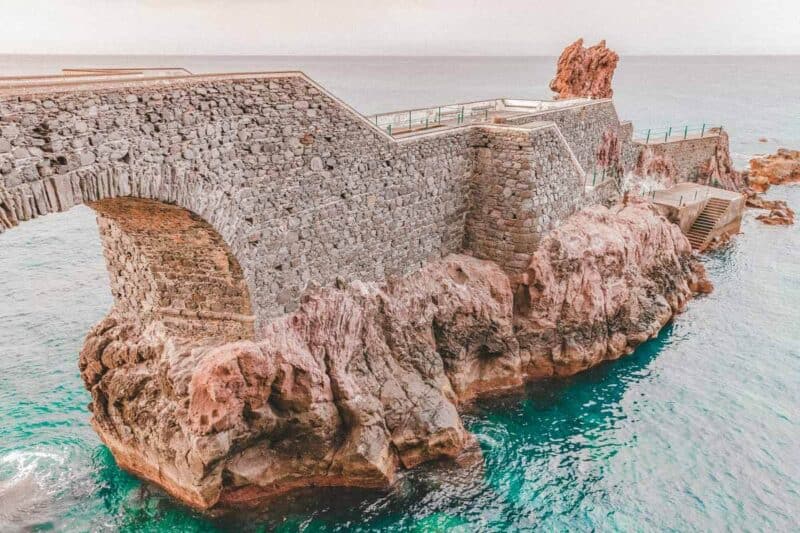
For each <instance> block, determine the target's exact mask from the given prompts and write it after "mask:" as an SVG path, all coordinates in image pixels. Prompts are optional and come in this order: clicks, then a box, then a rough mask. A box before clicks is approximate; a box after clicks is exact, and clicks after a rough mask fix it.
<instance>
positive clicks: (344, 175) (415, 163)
mask: <svg viewBox="0 0 800 533" xmlns="http://www.w3.org/2000/svg"><path fill="white" fill-rule="evenodd" d="M68 89H69V88H64V87H52V88H47V89H39V90H38V91H40V92H36V91H33V94H24V95H21V96H19V95H14V96H4V97H2V98H1V99H0V133H1V134H2V138H3V139H4V141H5V143H4V146H0V149H3V153H2V154H0V212H2V213H3V215H2V219H1V220H5V222H3V225H4V226H6V227H8V226H11V225H13V224H16V223H17V222H19V221H21V220H26V219H29V218H32V217H34V216H37V215H41V214H47V213H50V212H55V211H62V210H65V209H68V208H69V207H71V206H72V205H74V204H77V203H82V202H90V201H96V200H100V199H103V198H110V197H117V196H129V195H130V196H134V197H141V198H151V199H156V200H161V201H163V202H168V203H173V204H176V205H178V206H181V207H183V208H186V209H188V210H190V211H192V212H194V213H197V214H198V215H199V216H201V217H202V218H203V219H204V220H206V221H208V223H209V224H210V225H211V226H212V227H213V228H214V229H215V230H216V231H217V232H219V234H220V235H221V236H222V238H223V239H224V241H225V242H226V243H227V244H228V246H229V247H230V249H231V251H232V254H233V255H234V256H235V257H236V259H237V260H238V262H239V263H240V264H241V266H242V268H243V271H244V275H245V278H246V280H247V282H248V285H249V289H250V294H251V297H252V299H253V308H254V310H255V312H256V314H257V316H258V317H259V318H261V319H268V318H270V317H274V316H277V315H279V314H281V313H283V312H285V311H287V310H290V309H293V308H294V306H295V305H296V302H297V298H298V297H299V295H300V293H301V292H302V291H303V289H304V288H305V286H306V285H307V284H308V283H309V282H310V281H311V280H314V281H315V282H317V283H320V284H329V283H332V282H333V281H335V279H336V278H337V277H342V278H345V279H351V278H358V279H365V280H375V279H382V278H383V277H384V276H386V275H388V274H403V273H408V272H410V271H413V270H415V269H416V268H418V267H419V266H420V265H422V264H424V263H425V262H427V261H429V260H430V259H432V258H439V257H442V256H443V255H446V254H448V253H451V252H454V251H457V250H458V249H460V246H461V244H462V241H463V231H464V216H465V214H466V210H467V193H468V190H469V182H468V180H467V179H465V177H466V176H468V175H469V174H470V173H471V166H472V153H471V149H470V147H469V144H468V137H469V132H468V131H458V132H453V133H452V134H450V135H440V136H434V137H426V138H424V139H419V140H418V141H416V142H411V143H396V142H393V141H392V140H391V139H389V138H388V137H386V136H385V135H384V134H383V133H381V132H380V131H378V130H376V129H375V128H373V127H371V126H370V125H369V124H368V123H366V121H365V120H363V119H362V118H361V117H360V116H359V115H357V114H356V113H354V112H353V111H352V110H350V109H349V108H348V107H346V106H345V105H343V104H341V103H340V102H338V101H337V100H335V99H334V98H332V97H331V96H329V95H327V94H326V93H324V92H323V91H322V90H320V89H319V88H318V87H317V86H316V85H314V84H313V82H310V81H309V80H307V79H306V78H305V77H303V76H299V75H288V76H287V75H284V76H278V77H275V76H266V77H264V79H258V78H257V77H253V76H248V77H242V78H237V77H230V76H229V77H225V78H219V79H216V78H202V77H201V78H188V79H186V80H185V81H177V80H170V81H169V83H168V84H167V83H163V82H153V83H127V84H116V85H115V84H110V86H109V85H108V84H101V85H99V86H98V87H96V88H92V90H91V91H89V90H80V91H78V90H74V89H72V90H68ZM5 146H8V149H5V148H4V147H5Z"/></svg>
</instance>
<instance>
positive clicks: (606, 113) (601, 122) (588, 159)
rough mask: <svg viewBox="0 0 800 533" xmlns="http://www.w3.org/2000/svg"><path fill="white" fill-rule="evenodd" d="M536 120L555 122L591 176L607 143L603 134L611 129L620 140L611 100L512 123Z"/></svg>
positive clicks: (614, 109) (519, 118)
mask: <svg viewBox="0 0 800 533" xmlns="http://www.w3.org/2000/svg"><path fill="white" fill-rule="evenodd" d="M533 120H537V121H544V122H554V123H555V124H556V126H557V127H558V129H559V130H560V131H561V134H562V135H563V136H564V139H566V141H567V144H568V145H569V147H570V149H571V150H572V153H573V154H575V157H576V158H577V160H578V162H579V163H580V165H581V167H583V169H584V170H585V171H586V172H587V173H588V174H591V172H592V170H593V169H594V168H595V164H596V160H597V150H598V149H599V148H600V146H602V144H603V134H605V133H606V132H607V131H609V130H611V131H614V132H616V133H617V134H618V135H619V136H620V137H622V136H624V135H625V134H626V133H625V131H622V132H620V120H619V116H617V111H616V108H615V107H614V103H613V102H612V101H611V100H596V101H592V102H587V103H585V104H582V105H578V106H573V107H563V108H557V109H552V110H548V111H540V112H538V113H533V114H531V115H526V116H524V117H518V118H516V119H510V120H509V121H508V123H509V124H524V123H526V122H531V121H533Z"/></svg>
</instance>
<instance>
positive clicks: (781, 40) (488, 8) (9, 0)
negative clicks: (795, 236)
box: [0, 0, 800, 55]
mask: <svg viewBox="0 0 800 533" xmlns="http://www.w3.org/2000/svg"><path fill="white" fill-rule="evenodd" d="M0 3H1V4H2V8H3V24H2V29H0V53H47V54H52V53H65V54H70V53H81V54H268V55H303V54H305V55H317V54H319V55H327V54H350V55H382V54H389V55H552V54H557V53H558V52H560V50H561V49H562V48H563V47H564V45H566V44H567V43H569V42H571V41H573V40H574V39H575V38H577V37H579V36H583V37H585V38H586V40H587V41H590V42H592V43H593V42H595V41H597V40H599V39H600V38H606V39H607V40H608V43H609V46H611V47H612V48H614V49H616V50H617V51H618V52H620V53H623V54H629V55H630V54H800V0H633V1H622V0H595V1H583V0H544V1H540V0H360V1H357V0H0Z"/></svg>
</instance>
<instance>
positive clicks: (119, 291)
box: [89, 198, 255, 341]
mask: <svg viewBox="0 0 800 533" xmlns="http://www.w3.org/2000/svg"><path fill="white" fill-rule="evenodd" d="M89 206H90V207H91V208H92V209H94V210H95V211H96V212H97V222H98V227H99V230H100V238H101V241H102V243H103V253H104V256H105V260H106V264H107V267H108V272H109V278H110V282H111V292H112V294H113V296H114V308H113V310H112V312H111V314H112V315H114V316H116V317H117V318H118V319H121V320H124V321H125V322H127V323H130V324H136V325H137V326H138V327H141V328H143V329H144V328H147V327H148V326H150V325H151V324H153V323H155V322H158V323H159V324H160V325H161V326H162V327H163V328H164V332H165V333H167V334H168V335H169V336H176V337H181V338H194V339H203V338H218V339H220V340H225V341H233V340H239V339H245V338H252V336H253V327H254V322H255V319H254V317H253V314H252V310H251V304H250V298H249V294H248V290H247V284H246V282H245V280H244V276H243V273H242V268H241V267H240V265H239V263H238V262H237V261H236V259H235V258H234V257H233V255H232V254H231V252H230V250H229V249H228V246H227V245H226V244H225V242H224V241H223V240H222V238H221V237H220V236H219V234H218V233H217V232H216V231H215V230H214V229H213V228H212V227H211V226H210V225H209V224H208V223H206V222H205V221H203V220H202V219H201V218H200V217H198V216H197V215H195V214H193V213H191V212H190V211H188V210H186V209H183V208H180V207H177V206H173V205H169V204H165V203H162V202H158V201H155V200H145V199H139V198H109V199H105V200H101V201H96V202H90V203H89Z"/></svg>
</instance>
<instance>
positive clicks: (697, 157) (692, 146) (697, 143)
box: [637, 134, 719, 181]
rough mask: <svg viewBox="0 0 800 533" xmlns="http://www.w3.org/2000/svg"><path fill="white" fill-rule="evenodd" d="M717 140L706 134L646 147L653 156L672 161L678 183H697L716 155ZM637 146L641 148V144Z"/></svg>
mask: <svg viewBox="0 0 800 533" xmlns="http://www.w3.org/2000/svg"><path fill="white" fill-rule="evenodd" d="M718 140H719V136H718V135H716V134H707V135H706V136H705V137H703V138H697V139H686V140H683V139H679V140H675V141H670V142H659V143H650V144H649V145H648V147H649V148H650V150H651V151H652V152H653V154H654V155H656V156H663V157H665V158H669V159H670V160H672V162H673V163H674V164H675V168H676V169H677V173H678V180H679V181H697V180H698V177H700V176H702V175H704V174H705V173H706V172H705V171H704V169H705V167H706V166H707V164H708V162H709V161H710V160H711V159H712V158H713V157H714V154H715V153H716V149H717V142H718ZM637 144H639V146H643V144H642V143H637Z"/></svg>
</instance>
